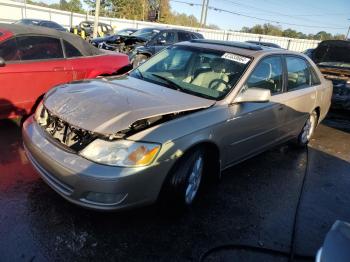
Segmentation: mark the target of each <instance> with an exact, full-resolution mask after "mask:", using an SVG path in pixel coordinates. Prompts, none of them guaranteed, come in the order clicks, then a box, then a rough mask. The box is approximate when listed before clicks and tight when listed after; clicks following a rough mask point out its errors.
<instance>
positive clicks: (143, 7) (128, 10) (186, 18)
mask: <svg viewBox="0 0 350 262" xmlns="http://www.w3.org/2000/svg"><path fill="white" fill-rule="evenodd" d="M83 1H84V3H85V4H86V5H87V6H88V7H89V10H94V9H95V5H96V0H83ZM28 3H31V4H36V5H40V6H45V7H50V8H55V9H61V10H66V11H71V12H79V13H83V12H85V11H84V10H83V8H82V4H81V2H80V0H59V3H55V4H50V5H48V4H45V3H43V2H34V1H33V0H28ZM150 10H154V11H156V12H157V13H158V14H159V16H158V20H157V21H158V22H160V23H165V24H174V25H182V26H192V27H199V21H198V19H197V18H196V17H195V16H194V15H187V14H185V13H177V12H174V11H172V10H171V8H170V3H169V0H101V6H100V15H101V16H108V17H117V18H124V19H131V20H148V17H149V11H150ZM207 28H210V29H220V28H219V27H218V26H217V25H215V24H210V25H208V26H207ZM268 30H272V29H270V28H269V29H268Z"/></svg>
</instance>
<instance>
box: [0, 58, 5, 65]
mask: <svg viewBox="0 0 350 262" xmlns="http://www.w3.org/2000/svg"><path fill="white" fill-rule="evenodd" d="M5 65H6V62H5V59H3V58H2V57H0V67H3V66H5Z"/></svg>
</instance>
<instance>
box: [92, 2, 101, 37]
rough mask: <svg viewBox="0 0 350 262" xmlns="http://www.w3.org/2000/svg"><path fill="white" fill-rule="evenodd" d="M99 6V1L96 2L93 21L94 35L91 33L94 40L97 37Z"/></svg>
mask: <svg viewBox="0 0 350 262" xmlns="http://www.w3.org/2000/svg"><path fill="white" fill-rule="evenodd" d="M100 4H101V0H96V7H95V21H94V33H93V35H92V37H93V38H96V37H97V29H98V16H99V15H100Z"/></svg>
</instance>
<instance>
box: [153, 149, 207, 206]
mask: <svg viewBox="0 0 350 262" xmlns="http://www.w3.org/2000/svg"><path fill="white" fill-rule="evenodd" d="M205 159H206V153H205V151H204V150H203V149H202V148H196V149H194V150H192V151H190V152H188V153H187V154H185V155H183V156H182V158H181V159H180V160H179V161H178V162H177V163H176V164H175V166H174V167H173V168H172V169H171V171H170V172H169V174H168V176H167V178H166V181H165V184H164V185H163V188H162V192H161V194H160V199H159V200H160V203H161V206H162V207H165V208H169V207H170V208H174V207H175V208H180V209H183V208H186V207H190V206H191V205H192V204H193V203H194V201H195V200H196V199H197V196H198V192H199V190H200V188H201V185H202V184H203V183H202V180H203V177H204V170H205Z"/></svg>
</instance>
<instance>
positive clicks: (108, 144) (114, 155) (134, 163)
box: [80, 139, 160, 167]
mask: <svg viewBox="0 0 350 262" xmlns="http://www.w3.org/2000/svg"><path fill="white" fill-rule="evenodd" d="M159 150H160V145H159V144H152V143H144V142H134V141H129V140H116V141H106V140H101V139H96V140H94V141H93V142H91V143H90V144H89V145H88V146H87V147H85V148H84V149H83V150H82V151H81V152H80V155H81V156H83V157H85V158H87V159H89V160H92V161H94V162H97V163H101V164H105V165H111V166H121V167H139V166H146V165H149V164H151V163H152V161H153V160H154V158H155V157H156V155H157V153H158V152H159Z"/></svg>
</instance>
